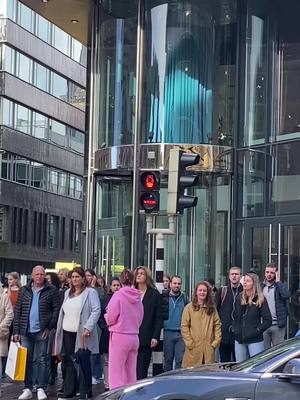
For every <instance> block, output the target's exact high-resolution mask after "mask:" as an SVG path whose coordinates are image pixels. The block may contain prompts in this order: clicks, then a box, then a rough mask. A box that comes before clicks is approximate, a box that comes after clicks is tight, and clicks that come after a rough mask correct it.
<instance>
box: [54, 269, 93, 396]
mask: <svg viewBox="0 0 300 400" xmlns="http://www.w3.org/2000/svg"><path fill="white" fill-rule="evenodd" d="M100 313H101V307H100V301H99V296H98V294H97V292H96V291H95V290H94V289H93V288H88V287H86V281H85V273H84V270H83V269H82V268H80V267H76V268H74V269H73V271H72V275H71V287H70V289H68V290H67V291H66V292H65V297H64V301H63V304H62V307H61V309H60V313H59V317H58V323H57V330H56V338H55V354H56V355H60V356H61V357H62V374H63V388H62V392H61V393H60V396H59V398H64V399H65V398H71V397H73V396H75V395H76V392H77V387H78V383H79V382H80V376H79V382H78V379H77V371H76V368H75V365H74V362H73V357H74V354H75V353H76V351H77V350H79V349H80V348H82V347H83V346H84V347H85V348H87V349H89V350H90V351H91V353H92V354H97V353H99V340H100V331H99V327H98V325H97V322H98V320H99V317H100ZM79 388H80V385H79ZM81 395H83V396H84V397H85V398H86V397H91V396H92V388H90V390H89V391H88V393H81Z"/></svg>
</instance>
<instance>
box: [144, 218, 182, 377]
mask: <svg viewBox="0 0 300 400" xmlns="http://www.w3.org/2000/svg"><path fill="white" fill-rule="evenodd" d="M168 220H169V228H153V215H151V214H149V215H146V228H147V234H148V235H156V238H155V239H156V243H155V284H156V287H157V289H158V290H159V292H160V293H162V290H163V277H164V269H165V246H164V244H165V235H175V233H176V216H175V215H169V217H168ZM152 365H153V366H152V370H153V376H155V375H158V374H161V373H162V372H163V330H161V332H160V338H159V341H158V344H157V346H156V347H155V348H154V350H153V364H152Z"/></svg>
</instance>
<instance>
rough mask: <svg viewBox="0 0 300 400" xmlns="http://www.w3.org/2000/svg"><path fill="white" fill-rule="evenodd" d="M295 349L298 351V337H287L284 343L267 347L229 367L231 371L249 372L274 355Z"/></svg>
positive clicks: (299, 345) (299, 341) (299, 340)
mask: <svg viewBox="0 0 300 400" xmlns="http://www.w3.org/2000/svg"><path fill="white" fill-rule="evenodd" d="M297 349H298V350H299V351H300V339H299V338H293V339H289V340H286V341H285V342H284V343H280V344H279V345H277V346H274V347H272V348H271V349H268V350H266V351H264V352H262V353H260V354H258V355H256V356H254V357H251V358H249V359H248V360H246V361H243V362H241V363H239V364H234V365H233V366H232V367H231V368H230V369H231V371H240V372H249V371H251V370H252V369H254V368H257V367H259V366H260V365H261V364H263V363H265V362H267V361H269V360H271V359H272V358H274V357H276V356H279V355H281V354H284V353H285V352H287V351H291V350H297Z"/></svg>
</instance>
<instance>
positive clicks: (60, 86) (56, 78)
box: [51, 72, 68, 101]
mask: <svg viewBox="0 0 300 400" xmlns="http://www.w3.org/2000/svg"><path fill="white" fill-rule="evenodd" d="M51 94H53V96H55V97H58V98H60V99H61V100H64V101H68V81H67V79H65V78H63V77H62V76H60V75H58V74H56V73H55V72H52V73H51Z"/></svg>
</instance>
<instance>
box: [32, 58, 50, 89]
mask: <svg viewBox="0 0 300 400" xmlns="http://www.w3.org/2000/svg"><path fill="white" fill-rule="evenodd" d="M34 85H35V86H36V87H38V88H39V89H42V90H45V92H48V91H49V69H48V68H46V67H43V66H42V65H41V64H38V63H35V66H34Z"/></svg>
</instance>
